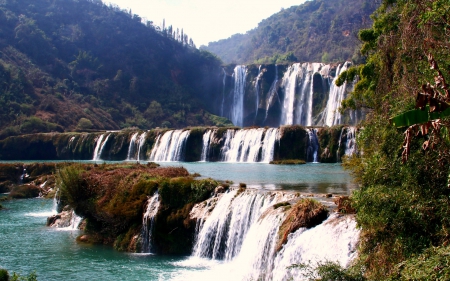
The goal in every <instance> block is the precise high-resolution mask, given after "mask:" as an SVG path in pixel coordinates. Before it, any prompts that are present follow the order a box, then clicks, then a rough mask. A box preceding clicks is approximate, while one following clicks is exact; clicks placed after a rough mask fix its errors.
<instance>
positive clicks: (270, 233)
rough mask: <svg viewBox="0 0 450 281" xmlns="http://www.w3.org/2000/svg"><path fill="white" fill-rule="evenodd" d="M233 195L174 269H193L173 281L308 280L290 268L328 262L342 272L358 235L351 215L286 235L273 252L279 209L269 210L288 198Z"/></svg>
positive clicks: (287, 195)
mask: <svg viewBox="0 0 450 281" xmlns="http://www.w3.org/2000/svg"><path fill="white" fill-rule="evenodd" d="M236 192H237V191H236V190H233V191H230V192H228V193H226V194H224V195H223V196H222V197H221V198H220V199H219V201H218V202H217V205H216V207H215V208H214V210H213V211H212V213H211V214H210V215H209V217H207V218H206V219H205V222H204V224H203V227H202V228H201V230H200V233H199V234H198V235H197V240H196V244H195V247H194V251H193V253H194V254H193V257H191V258H189V259H188V260H186V261H183V262H179V263H177V265H181V266H186V267H191V268H192V267H193V268H198V269H197V270H195V271H187V272H185V274H181V275H180V276H177V278H175V280H213V279H214V280H267V281H269V280H280V281H284V280H308V279H307V278H305V277H304V276H303V275H302V274H301V273H302V272H300V271H299V270H298V269H297V268H289V267H290V266H292V265H294V264H300V263H303V264H308V263H309V262H311V265H312V266H313V267H314V266H315V265H316V264H317V263H318V262H325V261H333V262H338V263H339V264H340V265H341V266H343V267H346V266H348V265H349V263H350V262H351V261H352V260H353V259H354V258H355V257H356V247H357V243H358V239H359V231H358V230H357V229H356V222H355V219H354V217H353V216H341V215H339V214H332V215H330V217H329V218H328V219H327V220H326V221H324V222H323V223H322V224H320V225H318V226H316V227H314V228H311V229H305V228H301V229H299V230H297V231H296V232H294V233H291V234H290V235H289V236H288V241H287V243H286V244H285V245H284V246H283V248H282V249H281V250H280V251H279V252H278V253H276V252H275V245H276V242H277V237H278V229H279V226H280V225H281V223H282V222H283V220H284V218H285V212H283V208H282V207H281V208H277V209H273V208H272V207H271V206H273V204H275V203H277V202H283V201H286V200H291V199H293V198H295V194H293V193H281V192H274V193H260V192H256V191H251V190H246V191H244V192H243V193H241V194H239V195H237V196H236Z"/></svg>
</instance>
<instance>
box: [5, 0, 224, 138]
mask: <svg viewBox="0 0 450 281" xmlns="http://www.w3.org/2000/svg"><path fill="white" fill-rule="evenodd" d="M171 29H172V27H171V26H169V27H168V28H165V29H164V30H160V29H159V27H155V26H153V25H152V23H151V22H146V23H143V21H142V19H141V18H140V17H139V16H137V15H135V14H133V13H132V12H131V11H125V10H124V11H122V10H120V9H119V8H117V7H114V6H107V5H105V4H103V3H102V2H101V1H88V0H78V1H75V0H56V1H45V0H40V1H34V0H5V1H0V87H1V95H0V108H2V110H1V111H0V130H1V131H0V137H1V138H4V137H7V136H10V135H17V134H25V133H35V132H50V131H74V130H89V129H96V130H99V129H103V130H104V129H109V130H111V129H121V128H129V127H138V128H142V129H144V128H145V129H148V128H155V127H171V128H181V127H186V126H191V125H208V124H209V125H220V124H221V123H223V122H227V121H226V120H224V119H221V118H218V117H217V116H213V115H211V114H210V113H209V112H207V111H206V110H205V108H207V107H208V104H205V103H204V102H203V101H205V100H206V101H207V99H205V98H204V97H205V96H206V95H207V94H208V93H210V92H213V91H214V89H213V88H212V86H211V85H213V84H212V82H211V80H213V79H212V78H211V79H208V78H209V77H208V74H209V73H211V72H212V70H215V69H216V68H218V67H219V66H220V65H221V61H220V60H219V59H218V58H217V57H216V56H214V55H212V54H211V53H209V52H207V51H201V50H198V49H196V48H195V46H194V45H193V42H192V39H191V40H189V39H188V36H187V35H185V34H183V35H182V36H183V37H182V38H183V39H182V40H180V39H181V34H178V33H174V34H173V35H172V32H170V34H169V31H171ZM178 35H179V36H178Z"/></svg>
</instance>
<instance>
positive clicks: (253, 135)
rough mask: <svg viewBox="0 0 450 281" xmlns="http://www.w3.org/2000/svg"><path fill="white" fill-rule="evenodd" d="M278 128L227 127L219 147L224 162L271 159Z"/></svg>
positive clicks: (266, 160)
mask: <svg viewBox="0 0 450 281" xmlns="http://www.w3.org/2000/svg"><path fill="white" fill-rule="evenodd" d="M278 132H279V130H278V129H275V128H269V129H264V128H259V129H242V130H237V131H235V130H232V129H229V130H227V132H226V135H225V141H224V145H223V147H222V149H221V160H222V161H224V162H267V163H268V162H270V161H272V160H273V151H274V146H275V141H276V139H277V138H278V135H279V134H278Z"/></svg>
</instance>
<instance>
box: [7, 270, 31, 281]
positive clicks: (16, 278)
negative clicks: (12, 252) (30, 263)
mask: <svg viewBox="0 0 450 281" xmlns="http://www.w3.org/2000/svg"><path fill="white" fill-rule="evenodd" d="M10 280H11V281H37V275H36V272H31V273H30V274H28V275H26V276H22V275H20V274H17V273H15V272H14V273H13V275H12V276H11V278H10Z"/></svg>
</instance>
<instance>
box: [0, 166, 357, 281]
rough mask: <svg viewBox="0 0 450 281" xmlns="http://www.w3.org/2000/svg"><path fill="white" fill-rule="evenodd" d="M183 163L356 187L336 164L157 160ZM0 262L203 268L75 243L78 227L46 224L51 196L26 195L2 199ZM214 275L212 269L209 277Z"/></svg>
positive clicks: (115, 273) (89, 271) (139, 269)
mask: <svg viewBox="0 0 450 281" xmlns="http://www.w3.org/2000/svg"><path fill="white" fill-rule="evenodd" d="M161 165H163V166H180V165H182V166H184V167H186V168H187V169H188V171H189V172H190V173H194V172H197V173H200V174H201V175H202V176H203V177H211V178H215V179H219V180H232V181H233V182H234V183H235V184H238V183H240V182H244V183H246V184H247V186H248V187H254V188H262V189H269V190H273V189H286V190H298V191H302V192H319V193H325V192H326V193H334V194H348V193H349V192H350V191H351V190H352V189H354V188H356V186H355V184H353V183H351V177H350V176H349V175H348V173H347V172H345V171H344V170H343V169H342V167H341V166H340V165H339V164H306V165H300V166H278V165H268V164H256V163H255V164H231V163H201V162H197V163H161ZM2 205H3V206H4V207H5V208H6V210H1V211H0V243H1V244H0V245H1V246H0V267H1V268H5V269H7V270H9V271H10V272H13V271H15V272H17V273H19V274H21V275H27V274H29V273H30V272H32V271H36V273H37V276H38V280H41V281H42V280H175V279H176V280H188V279H189V278H188V279H186V276H190V274H191V273H194V272H196V271H199V272H200V271H202V270H205V266H199V265H198V264H191V263H190V260H191V259H190V258H189V257H171V256H158V255H139V254H129V253H122V252H117V251H115V250H113V249H112V248H111V247H107V246H98V245H97V246H86V245H81V244H77V243H76V241H75V238H76V237H77V236H78V235H79V232H78V231H76V230H72V231H70V230H57V229H55V228H49V227H46V226H45V223H46V219H47V217H48V216H50V215H51V211H52V208H53V201H52V200H48V199H40V198H35V199H26V200H13V201H6V202H2ZM213 276H214V275H212V277H213Z"/></svg>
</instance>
